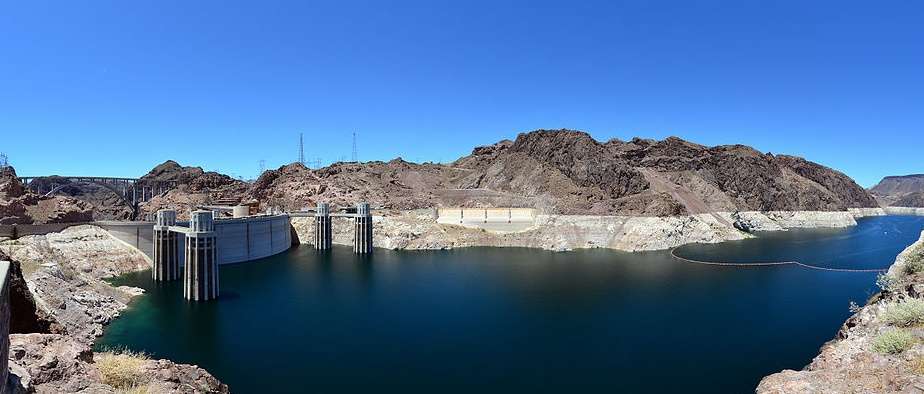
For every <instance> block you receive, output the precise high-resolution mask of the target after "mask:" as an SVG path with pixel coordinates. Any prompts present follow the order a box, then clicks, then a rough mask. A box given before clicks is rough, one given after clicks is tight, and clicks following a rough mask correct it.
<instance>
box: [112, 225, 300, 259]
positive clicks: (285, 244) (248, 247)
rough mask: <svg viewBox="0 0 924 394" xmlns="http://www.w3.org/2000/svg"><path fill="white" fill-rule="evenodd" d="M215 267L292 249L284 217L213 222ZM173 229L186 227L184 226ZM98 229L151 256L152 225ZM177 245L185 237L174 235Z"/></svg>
mask: <svg viewBox="0 0 924 394" xmlns="http://www.w3.org/2000/svg"><path fill="white" fill-rule="evenodd" d="M214 224H215V233H216V244H217V246H218V250H217V253H218V264H233V263H240V262H244V261H250V260H257V259H261V258H264V257H269V256H272V255H275V254H278V253H282V252H284V251H286V250H288V249H289V248H290V247H291V246H292V232H291V230H290V225H289V216H288V215H274V216H249V217H244V218H235V219H218V220H215V222H214ZM177 225H180V226H188V225H189V223H187V222H177ZM99 226H100V227H102V228H103V229H105V230H106V231H108V232H109V234H112V236H114V237H115V238H117V239H119V240H120V241H122V242H125V243H127V244H129V245H131V246H133V247H135V248H137V249H138V250H140V251H141V252H142V253H144V254H145V256H148V258H153V256H154V242H153V233H154V223H153V222H100V223H99ZM177 241H178V243H179V245H184V244H185V242H186V237H185V236H184V235H183V234H177ZM183 249H184V248H182V247H181V248H179V251H180V252H179V254H180V256H179V261H180V265H183V262H184V261H185V256H184V251H183Z"/></svg>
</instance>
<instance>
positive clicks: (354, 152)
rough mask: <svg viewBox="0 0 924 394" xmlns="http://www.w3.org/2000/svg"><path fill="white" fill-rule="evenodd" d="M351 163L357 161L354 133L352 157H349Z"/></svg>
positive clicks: (354, 134) (354, 136) (354, 135)
mask: <svg viewBox="0 0 924 394" xmlns="http://www.w3.org/2000/svg"><path fill="white" fill-rule="evenodd" d="M350 158H351V160H350V161H352V162H354V163H355V162H358V161H359V155H357V154H356V132H355V131H354V132H353V155H352V156H351V157H350Z"/></svg>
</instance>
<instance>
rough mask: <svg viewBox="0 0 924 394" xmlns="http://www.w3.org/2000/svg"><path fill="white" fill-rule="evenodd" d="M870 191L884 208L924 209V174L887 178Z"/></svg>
mask: <svg viewBox="0 0 924 394" xmlns="http://www.w3.org/2000/svg"><path fill="white" fill-rule="evenodd" d="M869 191H870V193H872V194H873V196H875V197H876V199H877V200H878V201H879V202H880V204H882V205H884V206H893V207H914V208H924V174H914V175H902V176H887V177H885V178H882V180H881V181H879V183H878V184H876V186H873V187H872V188H870V189H869Z"/></svg>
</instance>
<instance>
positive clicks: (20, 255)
mask: <svg viewBox="0 0 924 394" xmlns="http://www.w3.org/2000/svg"><path fill="white" fill-rule="evenodd" d="M0 249H2V250H3V251H4V253H5V254H7V255H9V256H10V258H11V259H12V260H15V261H17V262H19V263H20V264H21V265H22V267H23V271H24V272H25V275H24V277H25V279H26V283H27V285H28V287H29V290H30V291H31V293H32V296H33V298H34V302H35V304H36V306H37V309H38V310H40V311H41V313H42V314H44V315H47V316H51V318H53V319H54V321H56V322H57V324H59V325H60V326H61V327H63V331H64V332H66V333H67V334H68V335H70V336H72V337H74V338H75V339H76V340H78V341H81V342H84V343H87V344H91V343H93V341H94V340H95V339H96V337H97V336H99V335H101V334H102V332H103V326H104V325H105V324H107V323H109V322H110V321H111V320H112V319H113V318H115V317H117V316H119V312H120V311H121V310H122V309H124V308H125V307H126V304H127V303H128V302H129V300H130V299H131V297H132V296H133V295H135V294H137V292H136V291H135V289H133V288H122V287H119V288H114V287H112V286H110V285H109V284H108V283H105V282H104V281H103V280H102V279H103V278H107V277H111V276H115V275H119V274H123V273H126V272H131V271H136V270H140V269H144V268H147V267H149V264H148V262H147V260H146V259H145V257H144V256H143V255H142V254H141V253H140V252H138V251H137V250H134V249H131V248H129V247H127V246H125V245H123V244H121V243H119V242H118V241H116V240H114V239H112V237H110V236H109V235H108V234H106V232H105V231H104V230H102V229H100V228H98V227H95V226H77V227H70V228H68V229H66V230H64V231H62V232H60V233H51V234H48V235H33V236H27V237H22V238H19V239H17V240H13V241H4V242H0ZM52 332H54V331H52Z"/></svg>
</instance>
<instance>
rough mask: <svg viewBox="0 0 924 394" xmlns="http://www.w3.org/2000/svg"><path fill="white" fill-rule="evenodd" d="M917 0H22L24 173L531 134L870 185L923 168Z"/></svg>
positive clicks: (12, 21) (0, 120)
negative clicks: (788, 161) (835, 174)
mask: <svg viewBox="0 0 924 394" xmlns="http://www.w3.org/2000/svg"><path fill="white" fill-rule="evenodd" d="M922 16H924V3H920V2H914V1H894V2H891V1H884V2H868V1H866V2H849V1H847V2H845V1H837V2H825V1H811V2H806V1H773V2H770V1H759V2H758V1H686V0H685V1H670V2H668V1H629V2H619V1H599V2H597V1H568V2H565V1H561V2H544V1H453V2H450V1H439V0H429V1H418V2H404V1H388V2H383V1H376V2H364V1H328V2H309V1H293V2H274V1H260V2H246V3H244V2H229V1H112V2H103V1H79V2H78V1H55V2H44V1H14V2H5V3H3V4H2V5H0V152H4V153H6V154H7V155H8V156H9V157H10V161H11V162H12V164H14V165H15V166H16V167H17V171H18V172H19V173H20V174H23V175H31V174H48V173H58V174H74V175H111V176H140V175H142V174H144V173H145V172H146V171H147V170H149V169H150V168H151V167H152V166H154V165H156V164H157V163H160V162H162V161H164V160H166V159H174V160H177V161H179V162H181V163H183V164H186V165H198V166H202V167H204V168H206V169H212V170H220V171H222V172H225V173H229V174H232V175H235V176H242V177H245V178H250V177H253V176H255V175H256V172H257V171H258V166H259V164H258V163H259V161H260V160H261V159H263V160H265V161H266V165H267V167H268V168H274V167H277V166H279V165H282V164H285V163H289V162H292V161H295V160H296V158H297V154H298V152H297V147H298V133H299V132H302V133H304V134H305V145H306V156H308V158H310V159H312V160H314V158H316V157H317V158H320V159H321V161H322V162H323V163H325V164H326V163H329V162H331V161H334V160H338V159H339V158H349V157H350V145H351V144H350V139H351V137H350V133H351V132H352V131H356V132H357V133H358V136H359V144H358V145H359V146H358V150H359V158H360V159H361V160H388V159H391V158H394V157H397V156H401V157H404V158H405V159H408V160H413V161H428V160H430V161H451V160H453V159H455V158H457V157H459V156H462V155H466V154H468V153H469V152H470V151H471V148H472V147H474V146H476V145H484V144H489V143H493V142H495V141H497V140H500V139H503V138H514V137H515V136H516V134H517V133H519V132H523V131H528V130H533V129H537V128H563V127H565V128H574V129H581V130H585V131H588V132H590V133H591V134H592V135H593V136H595V137H596V138H598V139H600V140H605V139H609V138H621V139H629V138H631V137H633V136H641V137H646V138H658V139H661V138H664V137H667V136H670V135H676V136H680V137H682V138H685V139H688V140H692V141H695V142H699V143H702V144H707V145H716V144H727V143H742V144H748V145H752V146H754V147H756V148H757V149H759V150H761V151H765V152H766V151H769V152H773V153H789V154H795V155H800V156H804V157H806V158H808V159H810V160H813V161H817V162H820V163H822V164H825V165H828V166H831V167H834V168H836V169H839V170H841V171H844V172H845V173H847V174H848V175H850V176H852V177H854V178H855V179H856V180H857V181H858V182H859V183H861V184H862V185H864V186H870V185H872V184H874V183H875V182H877V181H878V180H879V179H880V178H881V177H882V176H885V175H894V174H906V173H915V172H924V159H922V156H921V150H922V146H924V130H922V129H924V127H922V124H924V122H922V120H924V71H922V70H924V27H922V25H921V18H922Z"/></svg>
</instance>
